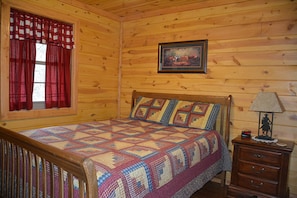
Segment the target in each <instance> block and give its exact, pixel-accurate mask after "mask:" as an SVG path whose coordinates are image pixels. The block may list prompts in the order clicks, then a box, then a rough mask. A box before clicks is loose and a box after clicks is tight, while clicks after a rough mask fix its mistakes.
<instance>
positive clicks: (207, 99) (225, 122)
mask: <svg viewBox="0 0 297 198" xmlns="http://www.w3.org/2000/svg"><path fill="white" fill-rule="evenodd" d="M140 96H143V97H148V98H162V99H178V100H186V101H197V102H204V103H215V104H220V105H221V108H220V112H219V115H218V117H217V120H216V124H215V129H216V130H217V131H218V132H219V133H220V134H221V135H222V136H223V138H224V140H225V142H226V144H227V146H228V145H229V138H230V110H231V100H232V96H231V95H228V96H213V95H187V94H173V93H152V92H139V91H136V90H134V91H133V92H132V102H131V108H133V107H134V105H135V104H136V100H137V98H138V97H140Z"/></svg>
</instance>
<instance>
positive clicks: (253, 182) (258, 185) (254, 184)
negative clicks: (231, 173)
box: [238, 174, 278, 195]
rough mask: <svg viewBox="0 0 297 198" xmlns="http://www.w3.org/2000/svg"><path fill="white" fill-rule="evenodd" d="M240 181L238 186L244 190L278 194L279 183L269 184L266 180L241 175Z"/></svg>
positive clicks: (239, 176)
mask: <svg viewBox="0 0 297 198" xmlns="http://www.w3.org/2000/svg"><path fill="white" fill-rule="evenodd" d="M238 179H239V180H238V181H239V182H238V185H239V186H241V187H243V188H247V189H251V190H255V191H257V192H262V193H266V194H270V195H276V194H277V185H278V183H274V182H268V181H266V180H261V179H255V178H252V177H247V176H244V175H241V174H239V175H238Z"/></svg>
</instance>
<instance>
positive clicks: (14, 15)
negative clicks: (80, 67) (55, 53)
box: [10, 9, 74, 49]
mask: <svg viewBox="0 0 297 198" xmlns="http://www.w3.org/2000/svg"><path fill="white" fill-rule="evenodd" d="M10 39H15V40H26V39H29V40H35V42H36V43H43V44H48V43H52V44H54V45H57V46H59V47H63V48H66V49H73V48H74V41H73V26H72V25H71V24H67V23H64V22H60V21H56V20H53V19H48V18H45V17H40V16H36V15H33V14H30V13H26V12H22V11H19V10H16V9H11V11H10Z"/></svg>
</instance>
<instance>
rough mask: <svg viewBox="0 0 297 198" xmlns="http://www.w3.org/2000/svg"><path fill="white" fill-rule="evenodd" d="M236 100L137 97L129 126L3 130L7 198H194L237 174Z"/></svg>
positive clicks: (1, 170)
mask: <svg viewBox="0 0 297 198" xmlns="http://www.w3.org/2000/svg"><path fill="white" fill-rule="evenodd" d="M230 108H231V96H206V95H184V94H165V93H148V92H138V91H133V93H132V102H131V113H130V115H129V117H127V118H120V119H112V120H102V121H93V122H86V123H78V124H71V125H66V126H52V127H46V128H39V129H33V130H27V131H21V132H18V133H17V132H13V131H10V130H8V129H5V128H1V129H0V142H1V146H0V157H1V159H2V161H1V162H0V177H1V178H0V197H91V198H93V197H100V198H101V197H162V198H164V197H190V196H191V195H192V194H193V193H194V192H195V191H197V190H198V189H200V188H201V187H202V186H203V185H204V184H205V183H207V182H208V181H210V180H211V179H213V178H214V177H215V176H217V175H218V174H220V179H221V183H222V185H224V184H225V171H230V170H231V160H230V155H229V152H228V147H227V146H228V142H229V125H230Z"/></svg>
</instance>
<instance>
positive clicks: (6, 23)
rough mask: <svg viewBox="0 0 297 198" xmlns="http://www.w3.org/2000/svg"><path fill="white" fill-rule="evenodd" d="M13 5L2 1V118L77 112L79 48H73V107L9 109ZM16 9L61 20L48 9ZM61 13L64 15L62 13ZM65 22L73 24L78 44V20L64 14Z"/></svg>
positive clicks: (72, 113)
mask: <svg viewBox="0 0 297 198" xmlns="http://www.w3.org/2000/svg"><path fill="white" fill-rule="evenodd" d="M11 8H12V7H11V6H10V5H8V4H7V3H3V2H2V8H1V52H0V53H1V55H0V57H1V67H0V75H1V81H0V83H1V91H0V94H1V97H0V103H1V106H0V109H1V117H0V120H18V119H30V118H43V117H57V116H66V115H74V114H77V62H76V58H75V57H77V55H76V54H77V50H76V49H75V48H73V49H72V56H71V107H68V108H51V109H32V110H20V111H9V84H7V82H9V39H10V38H9V37H10V36H9V35H10V33H9V29H10V9H11ZM13 8H15V9H19V10H24V11H26V12H30V13H32V14H36V15H39V16H43V17H47V18H51V19H55V20H60V21H61V19H58V18H53V16H56V15H57V14H56V13H53V12H51V11H47V12H46V13H44V12H42V9H36V8H29V7H26V9H24V7H22V6H21V5H19V6H13ZM60 15H63V14H62V13H60ZM63 22H66V23H70V24H72V25H73V38H74V43H75V44H77V40H78V38H77V35H76V33H77V32H78V25H77V23H78V22H77V21H74V20H73V18H70V17H68V16H67V15H63Z"/></svg>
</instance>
